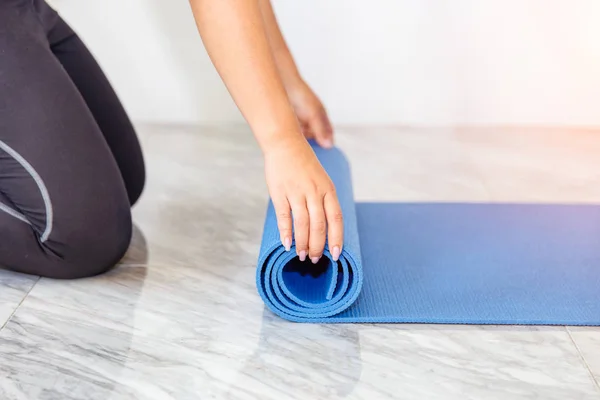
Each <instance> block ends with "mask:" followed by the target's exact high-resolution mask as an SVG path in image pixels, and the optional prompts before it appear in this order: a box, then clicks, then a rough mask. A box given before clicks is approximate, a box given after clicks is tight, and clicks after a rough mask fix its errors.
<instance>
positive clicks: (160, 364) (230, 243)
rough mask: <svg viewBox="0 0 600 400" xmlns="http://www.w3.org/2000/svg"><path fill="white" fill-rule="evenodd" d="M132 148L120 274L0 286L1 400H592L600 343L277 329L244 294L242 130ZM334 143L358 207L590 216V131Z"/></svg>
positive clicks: (250, 223) (257, 160)
mask: <svg viewBox="0 0 600 400" xmlns="http://www.w3.org/2000/svg"><path fill="white" fill-rule="evenodd" d="M139 132H140V135H141V139H142V143H143V147H144V150H145V153H146V157H147V163H148V175H149V180H148V185H147V188H146V191H145V193H144V196H143V198H142V200H141V202H140V203H139V204H138V205H137V206H136V207H135V209H134V218H135V222H136V231H135V235H134V239H133V244H132V246H131V249H130V251H129V253H128V254H127V256H126V257H125V259H124V260H123V261H122V262H121V264H120V265H119V266H118V267H117V268H115V269H114V270H112V271H111V272H109V273H107V274H105V275H102V276H99V277H95V278H92V279H84V280H79V281H71V282H65V281H53V280H49V279H38V278H37V277H30V276H24V275H18V274H14V273H9V272H6V271H0V357H1V361H0V399H2V400H32V399H45V400H48V399H61V400H62V399H85V400H95V399H98V400H117V399H119V400H121V399H149V400H154V399H156V400H163V399H165V400H167V399H169V400H170V399H178V400H179V399H181V400H187V399H261V400H262V399H277V400H285V399H303V400H304V399H367V400H377V399H498V400H507V399H560V400H564V399H569V400H574V399H600V386H599V384H598V382H600V329H594V328H570V327H568V328H567V327H507V326H487V327H480V326H446V325H437V326H429V325H334V326H330V325H327V326H323V325H308V324H306V325H305V324H293V323H289V322H285V321H283V320H281V319H279V318H277V317H274V316H273V315H272V314H270V313H269V312H268V311H265V309H264V306H263V304H262V302H261V300H260V298H259V297H258V295H257V293H256V290H255V285H254V272H255V263H256V258H257V254H258V248H259V244H260V237H261V231H262V222H263V218H264V212H265V205H266V200H267V197H266V196H267V195H266V193H267V192H266V187H265V184H264V181H263V169H262V160H261V157H260V153H259V151H258V148H257V146H256V145H255V143H254V141H253V139H252V137H251V135H250V134H249V132H248V131H247V129H245V128H243V127H231V128H223V127H219V128H218V127H213V128H210V127H205V128H194V127H174V126H146V125H141V126H139ZM337 143H338V145H339V146H340V147H341V148H342V149H343V150H344V151H345V152H346V154H347V156H348V157H349V158H350V160H351V162H352V165H353V177H354V180H355V193H356V198H357V200H390V201H429V200H439V201H444V200H449V201H450V200H451V201H475V200H476V201H498V202H503V201H526V202H529V201H531V202H586V203H590V202H600V185H599V184H598V182H599V181H600V157H598V155H599V154H600V131H596V132H594V131H586V130H561V129H517V128H510V129H509V128H506V129H492V128H488V129H420V130H411V129H399V128H398V129H395V128H352V129H347V128H346V129H344V128H340V129H339V130H338V132H337ZM369 169H376V170H377V171H379V174H378V175H374V174H371V173H369V172H368V170H369ZM392 180H393V181H394V182H395V186H391V187H390V186H389V185H388V184H387V183H388V182H390V181H392ZM599 289H600V288H599Z"/></svg>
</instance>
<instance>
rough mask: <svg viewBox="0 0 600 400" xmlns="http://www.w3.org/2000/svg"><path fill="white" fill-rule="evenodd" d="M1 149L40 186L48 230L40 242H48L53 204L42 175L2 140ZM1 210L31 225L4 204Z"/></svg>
mask: <svg viewBox="0 0 600 400" xmlns="http://www.w3.org/2000/svg"><path fill="white" fill-rule="evenodd" d="M0 149H2V150H4V151H5V152H6V153H7V154H8V155H10V156H11V157H12V158H14V159H15V160H16V161H17V162H18V163H19V164H21V166H22V167H23V168H25V171H27V173H28V174H29V175H31V177H32V178H33V180H34V181H35V183H36V185H37V186H38V189H39V190H40V194H41V195H42V199H43V200H44V207H45V208H46V229H44V232H43V233H42V236H41V237H40V241H41V242H42V243H44V242H45V241H46V240H48V237H49V236H50V233H51V232H52V222H53V219H52V218H53V211H52V202H51V201H50V194H49V193H48V189H47V188H46V185H45V184H44V181H43V180H42V178H41V177H40V175H39V174H38V173H37V171H36V170H35V169H34V168H33V167H32V166H31V164H29V163H28V162H27V160H25V159H24V158H23V157H22V156H21V155H20V154H19V153H17V152H16V151H15V150H14V149H13V148H12V147H10V146H9V145H7V144H6V143H4V142H3V141H2V140H0ZM0 210H2V211H4V212H7V213H8V214H10V215H12V216H13V217H15V218H18V219H20V220H21V221H23V222H26V223H30V222H29V221H28V220H27V219H26V218H25V216H24V215H23V214H21V213H19V212H17V211H15V210H13V209H12V208H10V207H8V206H6V205H4V204H0Z"/></svg>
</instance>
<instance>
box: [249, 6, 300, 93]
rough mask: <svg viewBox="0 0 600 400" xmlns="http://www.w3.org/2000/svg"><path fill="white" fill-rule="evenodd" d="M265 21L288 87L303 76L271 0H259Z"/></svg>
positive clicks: (281, 73) (275, 56)
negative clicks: (282, 31) (286, 40)
mask: <svg viewBox="0 0 600 400" xmlns="http://www.w3.org/2000/svg"><path fill="white" fill-rule="evenodd" d="M259 3H260V9H261V12H262V16H263V20H264V23H265V31H266V33H267V38H268V40H269V44H270V46H271V51H272V52H273V56H274V58H275V63H276V65H277V68H278V70H279V73H280V75H281V78H282V80H283V84H284V85H285V86H286V88H289V87H291V86H293V85H295V84H297V83H298V81H300V80H301V79H302V78H301V76H300V73H299V72H298V68H297V66H296V63H295V62H294V58H293V56H292V53H291V52H290V49H289V47H288V46H287V43H286V42H285V39H284V37H283V34H282V33H281V29H280V28H279V24H278V23H277V17H276V16H275V12H274V11H273V6H272V5H271V0H259Z"/></svg>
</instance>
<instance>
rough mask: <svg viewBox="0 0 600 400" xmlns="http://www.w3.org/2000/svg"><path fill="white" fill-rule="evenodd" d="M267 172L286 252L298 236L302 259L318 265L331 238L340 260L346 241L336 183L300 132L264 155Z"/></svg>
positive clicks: (272, 147) (297, 247) (334, 251)
mask: <svg viewBox="0 0 600 400" xmlns="http://www.w3.org/2000/svg"><path fill="white" fill-rule="evenodd" d="M265 169H266V171H265V172H266V178H267V185H268V187H269V192H270V195H271V199H272V201H273V205H274V207H275V212H276V214H277V224H278V227H279V233H280V238H281V243H282V244H283V245H284V247H285V249H286V251H289V250H290V247H291V245H292V235H293V234H295V241H296V253H297V255H298V256H299V258H300V260H301V261H304V260H305V259H306V256H307V255H308V256H309V258H310V260H311V261H312V263H313V264H316V263H317V262H318V261H319V259H320V258H321V257H322V255H323V250H324V248H325V241H326V238H327V237H328V242H329V251H330V253H331V256H332V258H333V260H334V261H337V260H338V259H339V256H340V253H341V251H342V244H343V239H344V238H343V236H344V227H343V219H342V210H341V208H340V204H339V201H338V198H337V194H336V192H335V187H334V185H333V182H332V181H331V179H330V178H329V176H328V175H327V173H326V172H325V170H324V169H323V167H322V166H321V164H320V163H319V160H318V159H317V157H316V156H315V153H314V152H313V150H312V149H311V147H310V145H309V144H308V143H307V141H306V140H305V139H304V138H303V137H302V136H301V135H300V134H299V133H298V135H296V136H293V137H291V136H290V137H288V138H286V139H285V140H281V142H280V143H278V144H277V145H275V146H271V147H270V148H269V149H268V150H267V151H266V152H265ZM292 216H293V220H292ZM292 227H293V231H292ZM326 236H327V237H326Z"/></svg>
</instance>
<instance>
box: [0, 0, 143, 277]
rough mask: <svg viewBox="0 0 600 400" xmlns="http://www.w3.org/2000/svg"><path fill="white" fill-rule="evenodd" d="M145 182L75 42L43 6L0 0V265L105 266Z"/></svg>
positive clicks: (114, 102)
mask: <svg viewBox="0 0 600 400" xmlns="http://www.w3.org/2000/svg"><path fill="white" fill-rule="evenodd" d="M144 180H145V171H144V160H143V157H142V152H141V149H140V145H139V143H138V139H137V137H136V134H135V132H134V129H133V126H132V124H131V122H130V120H129V119H128V117H127V115H126V113H125V110H124V109H123V107H122V105H121V103H120V102H119V100H118V99H117V96H116V95H115V92H114V91H113V89H112V88H111V86H110V84H109V82H108V80H107V79H106V77H105V76H104V74H103V73H102V71H101V70H100V68H99V66H98V65H97V63H96V62H95V60H94V59H93V57H92V55H91V54H90V53H89V52H88V50H87V49H86V47H85V46H84V44H83V43H82V42H81V40H80V39H79V38H78V37H77V35H76V34H75V33H74V32H73V31H72V30H71V29H70V28H69V27H68V26H67V24H66V23H65V22H64V21H63V20H62V19H61V18H60V17H59V15H58V14H57V13H56V12H55V11H54V10H53V9H51V8H50V7H49V6H48V5H47V4H46V3H44V1H43V0H0V267H4V268H7V269H11V270H15V271H19V272H23V273H27V274H35V275H41V276H44V277H51V278H57V279H72V278H81V277H88V276H92V275H97V274H99V273H102V272H104V271H106V270H108V269H110V268H111V267H113V266H114V265H115V264H116V263H118V261H119V260H120V259H121V257H122V256H123V255H124V254H125V252H126V250H127V248H128V246H129V243H130V240H131V234H132V221H131V205H133V204H134V203H135V202H136V200H137V199H138V198H139V196H140V194H141V192H142V189H143V186H144Z"/></svg>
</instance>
